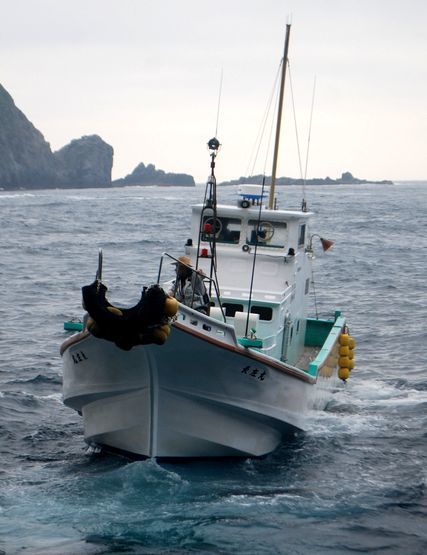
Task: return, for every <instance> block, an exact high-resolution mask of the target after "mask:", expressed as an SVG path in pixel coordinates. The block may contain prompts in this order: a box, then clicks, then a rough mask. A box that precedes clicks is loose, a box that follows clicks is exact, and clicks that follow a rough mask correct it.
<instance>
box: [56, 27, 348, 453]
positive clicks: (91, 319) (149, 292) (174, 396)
mask: <svg viewBox="0 0 427 555" xmlns="http://www.w3.org/2000/svg"><path fill="white" fill-rule="evenodd" d="M289 31H290V26H289V25H288V27H287V33H286V39H285V49H284V56H283V60H282V79H281V86H280V98H279V108H278V117H277V127H276V144H275V153H274V161H273V175H272V179H271V184H270V185H269V187H267V186H266V185H244V186H241V187H240V188H239V189H238V190H237V194H236V201H235V203H234V204H233V205H225V204H221V203H218V202H217V188H216V176H215V166H216V158H217V154H218V150H219V147H220V144H219V141H218V140H217V138H216V137H215V138H213V139H211V140H210V141H209V143H208V147H209V153H210V167H211V174H210V177H209V179H208V182H207V185H206V191H205V200H204V202H203V203H201V204H199V205H196V206H194V207H192V213H191V223H190V228H191V237H190V238H189V239H188V240H187V242H186V243H185V245H183V251H184V258H182V257H180V254H182V252H181V253H166V252H165V253H164V254H163V255H162V257H161V259H160V260H159V271H158V277H157V283H155V284H154V285H152V286H150V287H147V288H144V290H143V293H142V296H141V300H140V302H139V303H138V304H137V305H136V306H135V307H131V308H128V309H126V308H119V307H116V306H113V305H112V304H111V303H110V302H109V301H108V299H107V288H106V286H105V284H104V283H103V282H102V255H101V253H100V257H99V260H98V270H97V273H96V279H95V281H94V283H93V284H91V285H89V286H86V287H84V288H83V300H84V305H85V307H86V310H87V314H86V315H85V318H84V326H83V329H82V330H81V331H79V332H78V333H76V334H74V335H72V336H71V337H69V338H68V339H67V340H66V341H65V342H64V343H63V345H62V347H61V354H62V358H63V399H64V403H65V405H66V406H68V407H71V408H72V409H74V410H76V411H78V412H79V414H81V415H82V418H83V424H84V438H85V441H86V442H87V443H88V444H90V445H92V446H96V447H100V448H104V449H106V450H110V451H119V452H123V453H126V454H130V455H132V456H136V457H153V458H158V459H183V458H196V457H242V456H243V457H260V456H264V455H266V454H268V453H270V452H272V451H274V450H275V449H276V448H277V447H278V446H279V445H280V444H281V443H282V442H283V440H284V438H286V437H287V436H288V435H289V434H290V433H293V432H295V431H296V430H306V429H307V426H308V419H307V415H308V414H309V412H310V411H312V410H313V409H316V410H319V409H323V408H325V406H326V404H327V402H328V400H329V399H330V396H331V391H332V390H333V389H334V388H336V387H337V385H338V384H339V383H340V381H339V380H340V378H341V380H346V379H347V378H348V377H349V374H350V372H351V369H352V368H353V366H354V347H355V342H354V340H353V339H352V338H351V337H350V335H349V330H348V327H347V324H346V320H345V317H344V316H343V315H342V314H341V313H340V311H338V310H333V311H332V312H331V315H330V317H329V318H326V319H325V318H323V319H321V318H319V317H318V316H317V315H315V316H314V317H309V316H308V306H309V297H310V289H311V276H312V263H313V259H314V250H315V248H314V240H315V239H316V238H318V239H320V240H321V244H322V246H323V248H324V249H328V248H329V247H330V246H331V242H329V241H327V240H325V239H323V238H320V237H319V236H318V235H317V234H311V233H310V227H309V222H310V218H311V216H312V213H311V212H310V211H309V210H308V208H307V204H306V202H305V201H304V202H303V203H302V206H301V208H300V209H297V210H290V209H278V208H277V204H276V197H275V171H276V165H277V154H278V143H279V140H278V139H279V137H280V122H281V111H282V102H283V89H284V83H285V76H286V64H287V52H288V44H289ZM170 262H172V263H173V262H175V263H178V262H179V263H181V264H183V265H184V266H186V267H187V269H188V270H189V272H190V273H191V275H192V276H193V275H197V276H198V277H199V278H200V277H201V279H202V280H203V281H204V283H205V285H206V291H207V295H208V298H207V309H206V310H204V311H201V310H197V309H196V308H197V307H195V306H192V305H193V304H194V303H193V302H192V301H193V299H190V301H188V302H186V303H178V302H177V301H176V299H174V298H173V296H171V294H170V291H171V290H173V284H172V283H170V282H164V281H163V277H162V276H163V274H164V269H165V267H169V268H170V265H169V263H170ZM166 263H168V264H166Z"/></svg>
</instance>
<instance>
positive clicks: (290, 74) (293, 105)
mask: <svg viewBox="0 0 427 555" xmlns="http://www.w3.org/2000/svg"><path fill="white" fill-rule="evenodd" d="M288 69H289V84H290V89H291V99H292V111H293V114H294V125H295V137H296V142H297V151H298V163H299V169H300V175H301V179H302V195H303V204H304V203H305V197H306V190H305V185H306V183H305V177H304V174H303V171H302V162H301V149H300V146H299V133H298V125H297V115H296V109H295V98H294V89H293V85H292V73H291V65H290V63H289V60H288Z"/></svg>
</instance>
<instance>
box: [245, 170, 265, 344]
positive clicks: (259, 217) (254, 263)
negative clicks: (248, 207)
mask: <svg viewBox="0 0 427 555" xmlns="http://www.w3.org/2000/svg"><path fill="white" fill-rule="evenodd" d="M264 190H265V173H264V175H263V177H262V189H261V202H260V204H259V210H258V220H257V226H256V235H255V249H254V256H253V262H252V273H251V284H250V287H249V299H248V315H247V317H246V328H245V337H248V331H249V317H250V314H251V308H252V292H253V287H254V279H255V265H256V256H257V250H258V237H259V229H260V224H261V214H262V200H263V198H264Z"/></svg>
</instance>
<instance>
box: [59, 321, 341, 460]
mask: <svg viewBox="0 0 427 555" xmlns="http://www.w3.org/2000/svg"><path fill="white" fill-rule="evenodd" d="M190 312H193V311H190ZM197 321H198V326H196V327H195V328H194V329H193V327H194V320H193V322H192V324H193V326H192V325H191V324H189V325H183V323H182V322H179V323H176V324H175V325H174V326H173V329H172V333H171V335H170V337H169V339H168V340H167V342H166V343H165V344H164V345H162V346H158V345H146V346H138V347H134V348H133V349H132V350H130V351H123V350H121V349H119V348H117V347H116V346H115V345H114V343H111V342H109V341H106V340H103V339H97V338H95V337H93V336H91V335H89V334H87V333H82V334H78V335H76V336H73V338H71V340H69V341H68V342H66V344H65V345H64V346H63V349H62V351H63V359H64V365H63V374H64V376H63V382H64V383H63V392H64V403H65V404H66V405H67V406H69V407H71V408H73V409H75V410H77V411H79V412H80V413H81V414H82V416H83V422H84V434H85V440H86V441H87V442H88V443H89V444H96V445H100V446H104V447H106V448H109V449H114V450H120V451H124V452H127V453H130V454H133V455H137V456H141V457H157V458H180V457H185V458H189V457H190V458H192V457H230V456H254V457H259V456H263V455H265V454H267V453H270V452H271V451H273V450H274V449H275V448H276V447H277V446H278V445H279V444H280V442H281V440H282V438H283V436H284V435H286V434H288V433H289V432H290V431H292V430H295V429H305V416H306V413H307V411H308V410H309V409H310V408H312V407H314V406H317V407H318V408H322V407H323V406H324V405H325V403H326V396H325V389H324V387H323V385H322V384H321V383H320V381H321V380H317V381H316V380H315V379H314V378H313V377H311V376H309V375H308V374H307V373H306V372H304V371H302V370H298V369H296V368H292V367H287V366H286V365H285V364H283V363H281V362H278V361H275V360H274V359H271V358H270V357H266V356H263V355H261V354H260V353H257V352H255V351H253V350H249V349H244V348H243V347H240V346H239V345H238V344H237V342H236V340H235V337H233V335H234V334H233V333H232V334H229V330H228V329H227V328H229V326H225V325H224V324H222V325H221V324H220V323H218V322H217V323H216V324H214V323H213V321H212V319H209V318H207V317H205V316H203V315H200V314H197ZM208 322H209V323H210V325H209V326H207V325H206V324H207V323H208ZM203 326H204V327H205V328H209V330H208V331H206V330H204V329H203ZM221 327H222V328H224V329H225V330H226V332H227V333H225V336H224V334H223V337H221V339H217V337H216V335H217V331H218V329H221ZM326 381H327V385H328V386H332V384H333V382H334V380H333V379H329V380H326Z"/></svg>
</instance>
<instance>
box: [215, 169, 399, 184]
mask: <svg viewBox="0 0 427 555" xmlns="http://www.w3.org/2000/svg"><path fill="white" fill-rule="evenodd" d="M263 179H264V176H263V175H252V176H250V177H239V179H233V180H231V181H223V182H222V183H220V185H222V186H227V185H245V184H246V183H253V184H258V185H261V184H262V182H263ZM363 183H374V184H378V185H393V181H390V180H388V179H383V180H382V181H371V180H367V179H359V178H357V177H353V175H352V174H351V173H350V172H343V173H342V174H341V177H339V178H338V179H332V178H330V177H325V178H321V177H314V178H312V179H306V180H304V179H295V178H293V177H278V178H277V179H276V185H279V186H280V185H304V184H305V185H360V184H363ZM265 184H266V185H270V184H271V176H267V177H266V178H265Z"/></svg>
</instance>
